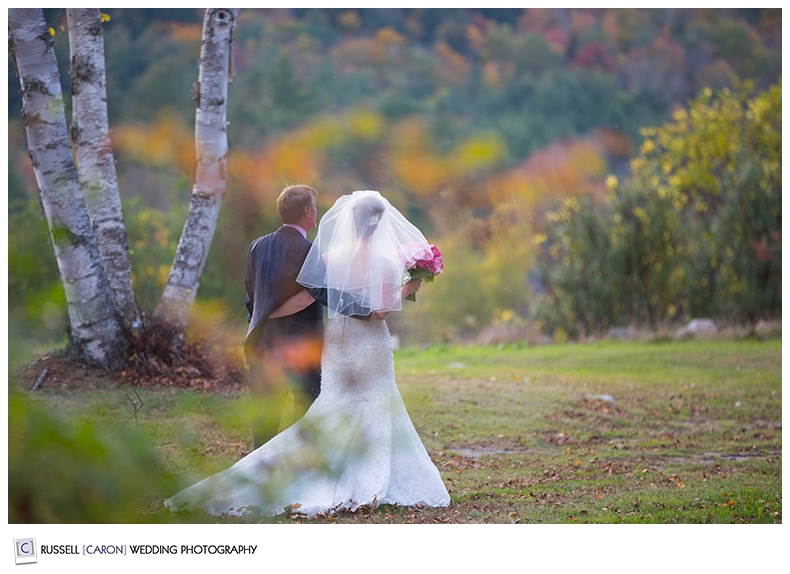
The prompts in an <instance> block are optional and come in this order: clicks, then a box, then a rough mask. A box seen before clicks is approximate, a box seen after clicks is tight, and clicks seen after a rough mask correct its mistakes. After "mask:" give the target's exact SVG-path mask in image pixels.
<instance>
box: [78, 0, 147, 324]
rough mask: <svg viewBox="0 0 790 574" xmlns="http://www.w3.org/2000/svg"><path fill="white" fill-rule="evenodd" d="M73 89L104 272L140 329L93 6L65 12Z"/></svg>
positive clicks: (125, 314)
mask: <svg viewBox="0 0 790 574" xmlns="http://www.w3.org/2000/svg"><path fill="white" fill-rule="evenodd" d="M67 15H68V21H69V48H70V54H71V55H70V64H71V66H70V68H71V93H72V123H71V141H72V144H73V145H74V148H75V153H76V156H77V174H78V176H79V180H80V183H81V184H82V192H83V195H84V197H85V205H86V206H87V208H88V215H89V216H90V219H91V221H92V222H93V230H94V233H95V235H96V241H97V242H98V246H99V253H100V255H101V260H102V264H103V266H104V272H105V273H106V274H107V281H108V282H109V285H110V289H111V290H112V292H113V295H114V298H115V302H116V305H117V308H118V312H119V314H120V316H121V318H122V319H123V321H124V326H125V327H126V328H127V329H130V330H131V329H137V328H139V327H140V309H139V307H138V305H137V301H136V299H135V296H134V291H133V289H132V262H131V258H130V256H129V251H128V240H127V237H126V227H125V225H124V221H123V211H122V209H121V196H120V192H119V190H118V177H117V175H116V173H115V159H114V157H113V151H112V143H111V141H110V128H109V121H108V114H107V90H106V73H105V69H104V35H103V31H102V21H101V12H100V11H99V9H98V8H90V9H75V8H69V9H68V10H67Z"/></svg>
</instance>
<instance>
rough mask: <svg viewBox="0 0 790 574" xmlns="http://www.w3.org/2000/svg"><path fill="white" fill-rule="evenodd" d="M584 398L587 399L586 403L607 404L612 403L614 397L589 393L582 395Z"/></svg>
mask: <svg viewBox="0 0 790 574" xmlns="http://www.w3.org/2000/svg"><path fill="white" fill-rule="evenodd" d="M584 398H585V399H587V400H588V401H605V402H607V403H613V402H614V397H613V396H612V395H592V394H590V393H587V394H586V395H584Z"/></svg>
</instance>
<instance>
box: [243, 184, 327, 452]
mask: <svg viewBox="0 0 790 574" xmlns="http://www.w3.org/2000/svg"><path fill="white" fill-rule="evenodd" d="M316 195H317V193H316V190H315V189H313V188H312V187H310V186H308V185H292V186H289V187H286V188H285V189H284V190H283V191H282V193H280V196H279V197H278V198H277V211H278V212H279V214H280V218H281V219H282V222H283V225H282V227H280V228H279V229H277V230H276V231H274V232H273V233H270V234H268V235H264V236H263V237H259V238H258V239H256V240H255V241H253V242H252V243H251V244H250V247H249V250H248V252H247V267H246V270H245V273H244V286H245V289H246V292H247V296H246V307H247V311H248V321H249V323H250V324H249V327H248V329H247V336H246V338H245V341H244V355H245V358H246V360H247V364H248V365H249V366H250V390H251V394H252V397H253V400H254V403H255V404H254V406H253V424H252V437H253V441H252V442H253V448H258V447H259V446H261V445H262V444H264V443H265V442H267V441H268V440H269V439H271V438H272V437H273V436H275V435H276V434H277V433H278V432H279V427H280V418H281V413H282V411H283V407H284V406H285V404H286V399H287V397H288V390H289V389H290V391H291V392H292V393H293V395H294V417H295V418H294V420H296V419H298V418H300V417H301V416H302V415H303V414H304V413H305V412H306V411H307V409H308V408H309V406H310V404H312V402H313V401H314V400H315V399H316V397H317V396H318V393H319V391H320V390H321V371H320V361H321V344H322V335H323V320H324V314H323V307H322V303H324V304H325V303H326V295H325V292H324V293H323V296H322V294H321V293H320V292H315V293H312V296H310V297H309V298H308V301H309V304H307V305H306V306H303V305H304V304H300V305H299V306H298V307H296V308H294V307H293V306H292V305H293V303H292V302H293V301H296V300H298V297H297V298H295V297H293V296H294V295H297V294H298V293H299V292H301V291H303V290H304V287H302V286H301V285H299V284H298V283H297V282H296V277H297V275H298V274H299V271H300V269H301V268H302V264H303V263H304V260H305V258H306V257H307V253H308V251H309V250H310V247H311V245H312V243H311V242H310V241H309V240H308V239H307V232H308V231H310V230H312V229H314V228H315V227H316V220H317V217H318V211H317V208H316ZM316 298H317V299H318V300H316ZM322 299H323V301H322Z"/></svg>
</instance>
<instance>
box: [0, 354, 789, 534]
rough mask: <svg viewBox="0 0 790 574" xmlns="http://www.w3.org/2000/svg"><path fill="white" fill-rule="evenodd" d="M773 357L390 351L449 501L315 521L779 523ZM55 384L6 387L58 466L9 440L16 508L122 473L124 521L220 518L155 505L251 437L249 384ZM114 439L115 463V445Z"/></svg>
mask: <svg viewBox="0 0 790 574" xmlns="http://www.w3.org/2000/svg"><path fill="white" fill-rule="evenodd" d="M781 364H782V358H781V341H779V340H774V341H767V342H758V341H737V342H735V341H706V342H703V341H697V342H683V343H641V342H640V343H636V342H634V343H623V342H617V343H614V342H601V343H591V344H566V345H551V346H500V347H450V346H448V347H444V346H439V347H431V348H428V349H407V350H401V351H398V352H396V355H395V367H396V376H397V379H398V385H399V387H400V389H401V392H402V394H403V397H404V401H405V402H406V406H407V408H408V410H409V413H410V415H411V417H412V420H413V422H414V425H415V427H416V428H417V431H418V433H419V434H420V436H421V437H422V439H423V442H424V444H425V446H426V448H427V449H428V452H429V453H430V455H431V457H432V458H433V460H434V462H435V463H436V465H437V466H438V468H439V470H440V471H441V474H442V477H443V479H444V481H445V484H446V485H447V488H448V490H449V492H450V494H451V497H452V503H451V505H450V507H449V508H442V509H429V508H417V509H414V508H395V507H390V506H380V507H378V508H376V509H360V510H358V511H357V512H355V513H343V514H340V515H338V516H333V517H330V518H320V519H316V520H314V521H312V522H313V523H320V522H333V523H353V524H367V523H389V524H403V523H450V524H511V523H517V524H574V523H599V524H604V523H640V524H643V523H658V524H670V523H683V524H702V523H718V524H730V523H749V524H756V523H764V524H779V523H781V522H782V373H781ZM65 386H66V385H59V384H58V382H57V379H55V378H51V379H49V382H47V383H46V384H44V385H42V387H41V388H40V389H39V390H37V391H35V392H27V391H25V392H23V393H12V403H11V405H12V408H11V409H9V436H10V437H13V438H14V439H15V440H14V441H13V442H14V443H18V444H20V445H22V446H20V447H19V448H20V449H21V448H24V449H25V452H27V453H29V452H37V453H40V455H41V457H42V460H43V459H44V458H46V460H47V461H48V464H49V468H50V472H49V474H48V476H47V478H46V480H42V482H41V485H40V486H37V483H36V481H35V480H34V479H31V478H29V476H28V475H25V472H27V470H26V468H27V467H26V465H35V464H37V462H36V461H35V460H32V461H31V460H30V455H29V454H26V455H25V458H24V459H22V458H21V456H22V455H21V454H20V453H21V451H19V452H17V449H16V447H14V445H13V444H12V441H9V444H10V452H9V469H10V472H9V502H10V504H9V508H10V510H9V516H10V517H9V520H10V521H11V522H25V521H27V520H30V521H33V522H50V521H51V522H66V523H68V522H93V521H94V519H93V518H92V516H93V514H91V512H90V511H89V510H86V509H85V508H83V506H89V505H90V504H89V503H90V501H91V500H95V501H101V504H102V511H101V512H102V513H103V514H102V516H103V517H104V519H105V520H106V518H107V516H108V514H107V513H108V512H109V513H110V515H109V516H110V522H112V521H113V515H112V512H114V510H113V508H115V507H113V505H112V500H116V498H113V497H118V499H121V498H123V493H124V491H125V489H130V488H131V489H135V492H138V493H139V492H140V491H142V492H144V494H138V495H136V496H135V497H133V498H134V500H133V501H132V502H133V504H128V503H127V504H121V503H118V505H117V510H116V511H117V512H118V514H117V515H116V521H117V522H143V523H145V522H151V523H154V522H164V523H170V522H207V523H213V522H216V521H217V520H216V519H215V518H213V517H209V516H201V515H194V514H191V515H188V516H181V515H171V514H170V513H169V512H166V511H164V510H163V509H162V506H161V502H162V500H163V498H165V497H166V496H169V495H170V494H172V493H174V492H175V491H176V489H178V488H180V487H182V486H185V485H187V484H190V483H192V482H194V481H195V480H197V479H198V478H202V477H203V476H205V475H207V474H209V473H211V472H215V471H217V470H220V469H222V468H225V467H226V466H228V465H229V464H230V463H232V462H234V461H235V460H237V459H238V458H240V457H241V456H243V455H244V454H246V453H247V452H249V448H250V444H249V443H250V440H249V439H250V437H249V422H248V421H249V419H248V417H247V413H245V404H246V397H245V394H244V393H238V392H237V393H201V392H196V391H184V390H179V389H173V388H141V389H134V390H133V389H131V388H130V387H126V386H119V385H117V384H114V383H113V382H112V381H103V380H99V381H96V380H94V381H93V382H92V383H91V384H90V385H86V388H85V389H84V390H73V389H66V388H64V387H65ZM68 386H70V387H73V386H74V381H71V382H70V384H69V385H68ZM135 393H136V394H135ZM135 405H136V406H135ZM135 409H137V410H136V412H135ZM53 412H54V413H56V415H57V420H56V422H52V421H51V420H49V418H48V417H49V416H51V413H53ZM45 413H49V415H46V414H45ZM75 424H77V425H82V426H79V427H78V428H76V429H75V428H74V426H75ZM42 429H44V430H42ZM65 435H68V437H66V436H65ZM124 441H127V442H124ZM86 444H88V445H90V449H92V450H93V451H96V450H99V451H101V452H103V453H104V458H103V459H101V460H100V461H93V462H91V463H90V464H91V470H90V473H89V474H88V475H85V473H86V472H88V471H80V472H77V471H74V470H68V469H70V468H72V467H74V466H76V464H75V461H77V460H82V459H83V458H84V456H85V454H84V453H83V452H82V450H85V449H87V447H84V445H86ZM118 444H123V445H127V446H124V447H123V448H124V449H125V450H126V453H125V459H128V460H125V461H124V464H119V463H118V461H117V460H116V459H115V458H114V457H113V455H112V452H113V450H114V448H115V445H118ZM128 444H132V445H133V446H131V447H130V446H128ZM64 445H65V446H64ZM80 445H83V446H80ZM130 453H131V454H130ZM132 455H133V456H132ZM15 457H16V458H15ZM53 461H54V462H53ZM135 461H144V462H138V463H135ZM79 464H83V463H79ZM135 464H137V466H140V465H145V472H144V473H143V472H140V471H139V469H137V470H135V469H134V468H133V467H134V466H135ZM59 465H60V466H59ZM16 471H18V473H19V477H16V475H15V474H14V472H16ZM84 475H85V476H84ZM97 477H98V478H97ZM54 479H57V480H58V483H59V484H65V485H67V484H68V481H72V482H74V483H75V485H76V486H75V487H74V492H82V487H81V486H79V484H80V483H82V482H85V481H90V480H93V481H94V482H98V483H100V484H102V485H104V486H102V487H99V486H97V487H95V488H94V489H93V492H92V493H91V494H89V495H77V496H78V501H77V502H74V501H71V502H69V503H65V502H63V500H62V497H61V498H53V497H54V495H53V494H51V493H50V492H48V491H47V492H45V491H46V485H47V484H51V483H52V481H53V480H54ZM141 484H147V485H149V487H147V488H145V489H141V488H140V485H141ZM67 488H68V487H67V486H64V489H67ZM119 493H120V494H119ZM15 497H22V499H23V500H22V502H19V501H15ZM24 497H27V498H24ZM80 497H82V498H80ZM127 498H128V497H127ZM80 501H81V502H80ZM304 521H305V520H304V519H302V518H291V517H288V516H282V517H279V518H277V519H275V522H286V523H287V522H304ZM223 522H231V523H235V522H245V521H244V520H243V519H242V520H230V519H229V520H227V521H225V520H223Z"/></svg>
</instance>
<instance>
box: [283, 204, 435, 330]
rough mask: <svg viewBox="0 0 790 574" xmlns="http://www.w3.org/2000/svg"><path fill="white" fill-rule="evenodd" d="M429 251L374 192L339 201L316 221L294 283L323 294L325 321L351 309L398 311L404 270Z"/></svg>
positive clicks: (413, 229)
mask: <svg viewBox="0 0 790 574" xmlns="http://www.w3.org/2000/svg"><path fill="white" fill-rule="evenodd" d="M430 253H431V248H430V245H429V244H428V241H427V240H426V239H425V236H424V235H423V234H422V232H421V231H420V230H419V229H417V227H415V226H414V225H413V224H412V223H410V222H409V221H408V220H407V219H406V218H405V217H404V216H403V215H402V214H401V213H400V212H399V211H398V210H397V209H396V208H395V207H393V206H392V204H390V202H389V201H387V199H385V198H384V197H382V195H381V194H380V193H379V192H378V191H372V190H362V191H355V192H354V193H351V194H349V195H344V196H341V197H340V198H339V199H338V200H337V201H336V202H335V204H334V205H333V206H332V208H331V209H330V210H329V211H327V212H326V214H325V215H324V216H323V217H322V218H321V222H320V224H319V227H318V231H317V235H316V238H315V241H313V247H312V248H311V249H310V252H309V253H308V255H307V259H306V260H305V263H304V265H303V266H302V270H301V272H300V273H299V276H298V277H297V279H296V280H297V282H298V283H300V284H301V285H304V286H305V287H312V288H326V289H327V300H328V305H327V307H328V310H329V317H330V318H331V317H337V316H339V315H343V314H347V313H345V311H346V310H347V309H348V308H349V307H351V306H352V305H355V306H356V308H357V309H359V308H360V306H361V309H362V310H361V311H360V312H358V313H356V314H368V313H370V312H373V311H400V310H401V302H402V297H401V289H402V287H403V285H404V284H405V283H406V282H407V281H408V280H409V278H410V277H409V272H408V269H409V267H411V266H413V265H414V263H415V262H416V261H417V260H418V259H420V258H421V257H424V256H426V255H430Z"/></svg>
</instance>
